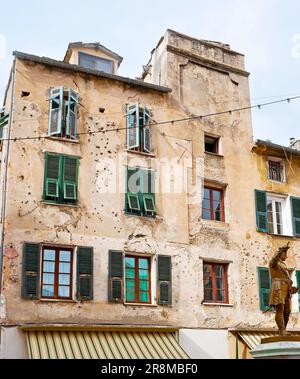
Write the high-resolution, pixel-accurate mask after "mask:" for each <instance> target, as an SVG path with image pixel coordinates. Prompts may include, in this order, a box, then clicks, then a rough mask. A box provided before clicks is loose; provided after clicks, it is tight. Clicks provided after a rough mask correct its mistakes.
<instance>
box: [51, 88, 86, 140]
mask: <svg viewBox="0 0 300 379" xmlns="http://www.w3.org/2000/svg"><path fill="white" fill-rule="evenodd" d="M78 100H79V96H78V94H77V93H76V92H74V91H73V90H71V89H68V90H65V89H64V88H63V87H59V88H53V89H51V91H50V115H49V128H48V135H49V136H55V137H63V138H69V139H77V138H78V136H77V108H78Z"/></svg>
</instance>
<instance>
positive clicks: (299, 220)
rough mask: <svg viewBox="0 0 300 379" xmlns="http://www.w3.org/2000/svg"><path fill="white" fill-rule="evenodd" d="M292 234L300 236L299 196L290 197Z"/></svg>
mask: <svg viewBox="0 0 300 379" xmlns="http://www.w3.org/2000/svg"><path fill="white" fill-rule="evenodd" d="M291 207H292V220H293V230H294V236H297V237H299V236H300V198H297V197H291Z"/></svg>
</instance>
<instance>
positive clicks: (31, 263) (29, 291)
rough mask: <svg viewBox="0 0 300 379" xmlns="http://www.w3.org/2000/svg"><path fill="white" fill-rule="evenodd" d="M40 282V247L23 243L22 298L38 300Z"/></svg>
mask: <svg viewBox="0 0 300 379" xmlns="http://www.w3.org/2000/svg"><path fill="white" fill-rule="evenodd" d="M39 282H40V245H39V244H37V243H24V245H23V260H22V298H23V299H38V297H39Z"/></svg>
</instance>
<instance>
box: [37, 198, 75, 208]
mask: <svg viewBox="0 0 300 379" xmlns="http://www.w3.org/2000/svg"><path fill="white" fill-rule="evenodd" d="M41 204H45V205H55V206H57V207H68V208H79V205H78V204H65V203H52V202H51V201H45V200H43V201H41Z"/></svg>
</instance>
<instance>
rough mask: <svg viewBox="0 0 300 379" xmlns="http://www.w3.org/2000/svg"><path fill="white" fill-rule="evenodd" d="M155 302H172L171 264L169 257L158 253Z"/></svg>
mask: <svg viewBox="0 0 300 379" xmlns="http://www.w3.org/2000/svg"><path fill="white" fill-rule="evenodd" d="M157 287H158V288H157V293H158V296H157V303H158V304H161V305H171V304H172V264H171V257H170V256H166V255H159V256H158V258H157Z"/></svg>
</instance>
